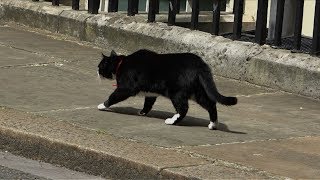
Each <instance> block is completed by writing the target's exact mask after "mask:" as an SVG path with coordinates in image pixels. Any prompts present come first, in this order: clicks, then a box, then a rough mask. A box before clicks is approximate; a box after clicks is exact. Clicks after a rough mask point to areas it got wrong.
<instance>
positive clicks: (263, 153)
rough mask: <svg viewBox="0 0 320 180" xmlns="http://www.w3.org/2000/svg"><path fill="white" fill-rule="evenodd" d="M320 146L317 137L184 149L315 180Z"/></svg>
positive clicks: (319, 168) (318, 166) (275, 172)
mask: <svg viewBox="0 0 320 180" xmlns="http://www.w3.org/2000/svg"><path fill="white" fill-rule="evenodd" d="M319 143H320V137H319V136H317V137H302V138H290V139H283V140H269V141H268V140H266V141H257V142H248V143H235V144H225V145H219V146H207V147H184V148H183V149H185V150H187V151H188V152H194V153H197V154H201V155H205V156H207V157H211V158H218V159H223V160H226V161H229V162H235V163H240V164H243V165H246V166H248V167H255V168H259V169H261V170H265V171H267V172H271V173H274V174H281V175H283V176H286V177H291V178H294V179H313V178H315V177H320V146H319Z"/></svg>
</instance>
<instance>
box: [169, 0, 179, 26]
mask: <svg viewBox="0 0 320 180" xmlns="http://www.w3.org/2000/svg"><path fill="white" fill-rule="evenodd" d="M176 14H177V0H169V15H168V24H169V25H174V24H175V23H176Z"/></svg>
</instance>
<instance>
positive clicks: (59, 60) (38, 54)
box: [0, 42, 76, 63]
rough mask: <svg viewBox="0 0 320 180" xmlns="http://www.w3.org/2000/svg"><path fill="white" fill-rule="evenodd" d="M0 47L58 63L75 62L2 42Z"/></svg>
mask: <svg viewBox="0 0 320 180" xmlns="http://www.w3.org/2000/svg"><path fill="white" fill-rule="evenodd" d="M0 46H2V47H7V48H12V49H16V50H20V51H24V52H28V53H32V54H34V55H37V56H40V57H47V58H51V59H57V60H58V61H56V62H73V61H72V60H71V61H70V60H65V59H62V58H59V57H55V56H50V55H48V54H44V53H39V52H36V51H30V50H27V49H23V48H19V47H15V46H11V45H8V44H4V43H1V42H0ZM74 61H76V60H74ZM49 63H51V62H49Z"/></svg>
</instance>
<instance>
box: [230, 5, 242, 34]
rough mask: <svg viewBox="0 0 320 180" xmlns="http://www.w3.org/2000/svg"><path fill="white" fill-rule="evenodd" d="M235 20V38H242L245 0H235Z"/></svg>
mask: <svg viewBox="0 0 320 180" xmlns="http://www.w3.org/2000/svg"><path fill="white" fill-rule="evenodd" d="M234 4H235V5H234V10H233V11H234V20H233V21H234V22H233V37H232V38H233V39H234V40H235V39H240V38H241V31H242V19H243V0H235V1H234Z"/></svg>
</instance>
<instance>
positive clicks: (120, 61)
mask: <svg viewBox="0 0 320 180" xmlns="http://www.w3.org/2000/svg"><path fill="white" fill-rule="evenodd" d="M119 59H120V60H119V62H118V65H117V68H116V76H118V72H119V68H120V65H121V64H122V58H119Z"/></svg>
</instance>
